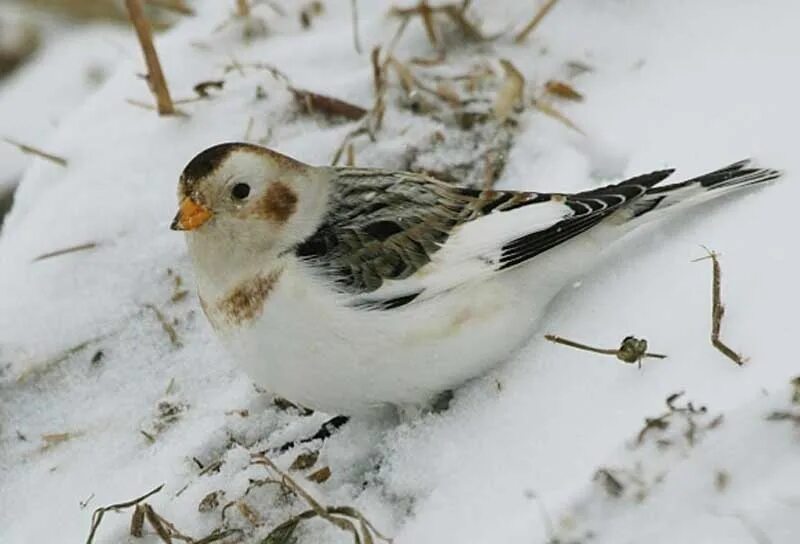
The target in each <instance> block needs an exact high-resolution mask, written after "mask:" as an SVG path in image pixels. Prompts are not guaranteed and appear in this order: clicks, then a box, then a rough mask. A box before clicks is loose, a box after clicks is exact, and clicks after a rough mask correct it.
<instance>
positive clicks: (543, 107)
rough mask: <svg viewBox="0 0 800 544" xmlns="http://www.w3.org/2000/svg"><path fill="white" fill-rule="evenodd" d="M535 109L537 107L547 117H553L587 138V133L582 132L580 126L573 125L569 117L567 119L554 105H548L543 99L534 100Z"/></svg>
mask: <svg viewBox="0 0 800 544" xmlns="http://www.w3.org/2000/svg"><path fill="white" fill-rule="evenodd" d="M533 107H535V108H536V109H537V110H539V111H540V112H542V113H543V114H545V115H547V116H548V117H552V118H553V119H555V120H556V121H559V122H561V123H563V124H565V125H566V126H568V127H569V128H571V129H572V130H574V131H575V132H577V133H578V134H581V135H582V136H586V133H585V132H584V131H583V130H581V128H580V127H579V126H578V125H576V124H575V123H573V122H572V121H571V120H570V119H569V117H567V116H566V115H564V114H563V113H561V112H560V111H558V110H557V109H555V108H554V107H553V106H552V105H550V104H548V103H547V102H545V101H544V100H541V99H540V100H534V102H533Z"/></svg>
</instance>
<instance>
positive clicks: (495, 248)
mask: <svg viewBox="0 0 800 544" xmlns="http://www.w3.org/2000/svg"><path fill="white" fill-rule="evenodd" d="M672 172H673V171H672V170H660V171H656V172H652V173H649V174H644V175H641V176H637V177H634V178H631V179H628V180H625V181H623V182H620V183H618V184H616V185H609V186H606V187H602V188H599V189H592V190H589V191H585V192H581V193H576V194H559V193H536V192H517V191H495V190H480V189H467V188H461V187H456V186H453V185H450V184H447V183H444V182H442V181H439V180H436V179H433V178H431V177H428V176H424V175H420V174H413V173H408V172H393V171H385V170H377V169H371V168H349V167H342V168H336V167H315V166H310V165H307V164H303V163H301V162H299V161H296V160H294V159H291V158H289V157H287V156H284V155H281V154H279V153H276V152H274V151H271V150H269V149H266V148H263V147H258V146H254V145H250V144H244V143H226V144H220V145H217V146H214V147H211V148H209V149H207V150H205V151H203V152H202V153H200V154H199V155H197V156H196V157H195V158H194V159H192V160H191V162H189V164H188V165H187V166H186V168H185V169H184V171H183V173H182V175H181V177H180V182H179V188H178V198H179V202H180V209H179V211H178V214H177V215H176V217H175V220H174V221H173V223H172V228H173V229H175V230H183V231H186V241H187V244H188V248H189V254H190V256H191V259H192V262H193V265H194V271H195V277H196V282H197V289H198V294H199V297H200V302H201V305H202V308H203V310H204V312H205V314H206V316H207V317H208V320H209V321H210V323H211V325H212V326H213V328H214V330H215V331H216V333H217V335H218V336H219V338H220V339H221V340H222V342H223V343H224V345H225V346H226V347H227V348H228V349H229V350H230V352H231V353H232V354H233V356H234V358H235V359H236V360H237V361H238V362H239V363H240V364H241V366H243V368H244V369H245V370H246V371H247V372H248V373H249V375H250V376H251V378H252V379H253V380H254V381H255V382H256V383H257V384H259V385H260V386H262V387H263V388H265V389H267V390H268V391H270V392H272V393H274V394H277V395H280V396H283V397H285V398H287V399H289V400H291V401H293V402H296V403H298V404H301V405H303V406H307V407H309V408H314V409H317V410H322V411H325V412H331V413H339V414H353V413H359V412H365V411H370V410H371V409H374V408H378V407H381V406H385V405H387V404H388V405H397V406H405V407H408V406H421V405H425V404H426V403H429V402H431V400H432V399H434V398H435V397H436V396H437V395H438V394H440V393H441V392H443V391H446V390H450V389H453V388H455V387H458V386H459V385H461V384H463V383H464V382H466V381H467V380H469V379H471V378H475V377H477V376H481V375H483V374H485V373H486V372H488V371H489V370H490V369H492V368H493V367H495V366H496V365H498V364H499V363H501V362H503V361H505V360H507V359H508V358H509V357H510V356H511V355H512V354H513V353H514V352H515V351H517V350H519V349H520V348H521V347H522V346H523V345H524V344H525V343H526V342H527V341H528V340H529V339H530V336H531V334H532V332H533V331H534V330H535V329H536V327H537V324H538V323H539V321H540V319H541V317H542V313H543V311H544V309H545V307H546V306H547V304H548V302H549V301H550V300H551V299H552V298H553V297H554V296H555V295H556V294H557V293H558V292H559V290H561V289H562V288H563V287H564V286H565V285H567V284H569V283H570V282H571V281H574V279H575V278H576V277H578V276H580V275H582V274H584V273H585V272H586V271H587V270H588V269H589V268H590V267H591V266H592V264H593V263H594V262H595V260H596V258H597V257H598V256H599V255H600V254H601V252H602V251H603V250H604V249H605V248H606V247H607V246H608V245H609V244H610V243H611V242H613V241H614V240H616V239H617V238H619V237H621V236H622V235H623V234H625V233H626V232H629V231H630V230H631V227H634V226H637V225H639V224H641V223H642V222H643V220H644V219H648V218H652V217H656V216H658V215H659V214H658V213H655V212H660V211H663V210H666V209H676V208H678V206H675V205H677V204H681V205H684V204H695V203H698V202H701V201H704V200H707V199H709V198H712V197H716V196H718V195H723V194H726V193H727V192H728V191H731V190H735V189H740V188H744V187H750V186H753V185H756V184H760V183H763V182H766V181H768V180H772V179H775V178H777V177H778V176H779V175H780V174H779V173H778V172H777V171H775V170H765V169H758V168H753V167H751V166H750V164H749V163H748V162H747V161H742V162H738V163H735V164H732V165H730V166H727V167H725V168H722V169H720V170H716V171H714V172H711V173H708V174H705V175H703V176H700V177H697V178H694V179H690V180H688V181H684V182H683V183H677V184H673V185H666V186H664V187H655V185H656V184H657V183H659V182H660V181H662V180H664V179H665V178H666V177H667V176H669V175H670V174H671V173H672Z"/></svg>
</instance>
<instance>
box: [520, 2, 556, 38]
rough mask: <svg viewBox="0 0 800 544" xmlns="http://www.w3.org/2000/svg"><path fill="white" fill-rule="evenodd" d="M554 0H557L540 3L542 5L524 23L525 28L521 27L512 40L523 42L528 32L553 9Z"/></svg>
mask: <svg viewBox="0 0 800 544" xmlns="http://www.w3.org/2000/svg"><path fill="white" fill-rule="evenodd" d="M556 2H558V0H546V1H545V3H544V4H542V7H540V8H539V11H537V12H536V14H535V15H534V16H533V19H531V20H530V21H529V22H528V24H527V25H525V28H523V29H522V30H521V31H520V32H519V34H517V35H516V36H515V37H514V42H515V43H522V42H524V41H525V38H527V37H528V34H530V33H531V32H533V29H535V28H536V27H537V26H539V23H540V22H542V19H544V18H545V16H546V15H547V14H548V13H549V12H550V10H551V9H553V7H554V6H555V5H556Z"/></svg>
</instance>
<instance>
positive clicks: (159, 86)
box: [125, 0, 175, 115]
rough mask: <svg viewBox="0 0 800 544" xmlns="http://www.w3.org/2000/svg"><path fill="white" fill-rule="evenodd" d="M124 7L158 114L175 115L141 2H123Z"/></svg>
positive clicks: (133, 0)
mask: <svg viewBox="0 0 800 544" xmlns="http://www.w3.org/2000/svg"><path fill="white" fill-rule="evenodd" d="M125 6H126V7H127V8H128V15H129V16H130V19H131V23H133V27H134V28H135V29H136V35H137V36H138V37H139V43H140V44H141V46H142V53H144V60H145V63H146V64H147V82H148V83H149V85H150V89H151V90H152V91H153V94H154V95H155V97H156V103H157V104H158V114H159V115H172V114H174V113H175V106H174V105H173V104H172V97H170V95H169V88H168V87H167V80H166V78H165V77H164V72H163V71H162V70H161V62H159V60H158V53H156V48H155V45H153V31H152V29H151V28H150V23H149V22H148V21H147V17H145V15H144V10H143V9H142V2H141V0H125Z"/></svg>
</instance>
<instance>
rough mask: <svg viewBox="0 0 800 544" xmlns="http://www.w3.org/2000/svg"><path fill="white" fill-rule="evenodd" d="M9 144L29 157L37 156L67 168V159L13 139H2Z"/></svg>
mask: <svg viewBox="0 0 800 544" xmlns="http://www.w3.org/2000/svg"><path fill="white" fill-rule="evenodd" d="M0 139H2V140H3V141H4V142H6V143H7V144H11V145H13V146H14V147H16V148H17V149H19V150H20V151H22V152H23V153H27V154H28V155H35V156H36V157H41V158H42V159H45V160H48V161H50V162H52V163H55V164H57V165H59V166H63V167H66V166H67V159H64V158H62V157H59V156H58V155H53V154H52V153H47V152H45V151H42V150H41V149H37V148H35V147H32V146H30V145H27V144H23V143H20V142H18V141H16V140H12V139H11V138H6V137H3V138H0Z"/></svg>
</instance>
